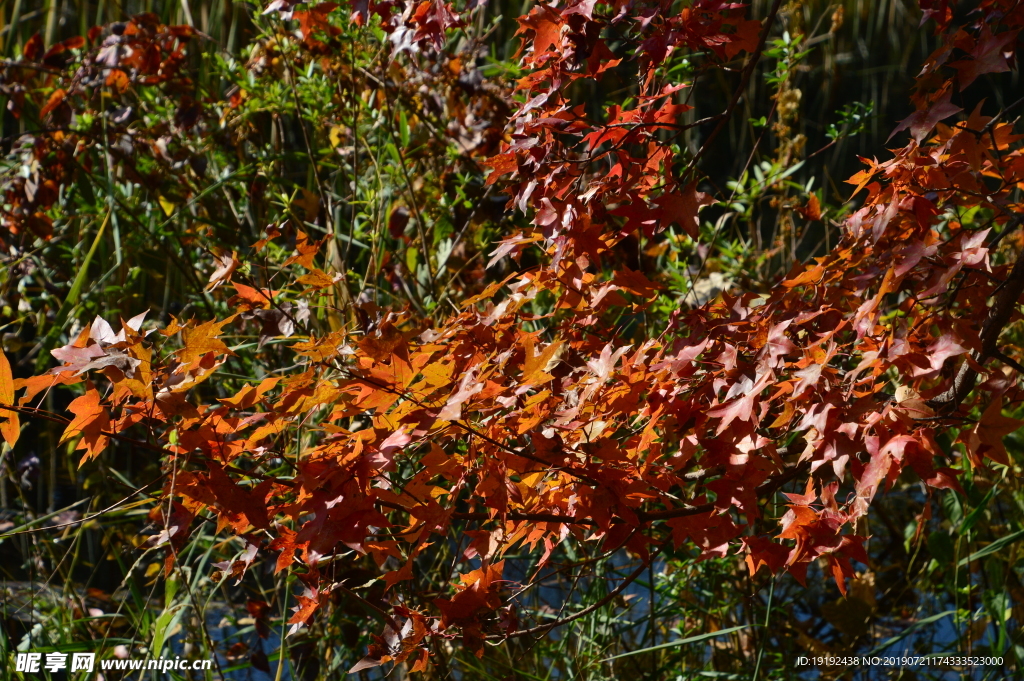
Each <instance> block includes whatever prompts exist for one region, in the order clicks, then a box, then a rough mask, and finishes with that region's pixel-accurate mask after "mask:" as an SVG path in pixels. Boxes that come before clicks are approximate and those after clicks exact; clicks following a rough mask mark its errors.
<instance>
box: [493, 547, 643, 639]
mask: <svg viewBox="0 0 1024 681" xmlns="http://www.w3.org/2000/svg"><path fill="white" fill-rule="evenodd" d="M659 553H661V548H660V547H659V548H658V549H656V550H655V551H654V552H653V553H652V554H651V555H650V556H648V558H647V560H645V561H643V562H642V563H641V564H640V567H638V568H637V569H636V570H634V571H633V572H631V573H630V574H629V575H628V576H627V577H626V578H625V579H623V580H622V581H621V582H620V583H619V585H618V586H617V587H615V588H614V589H612V590H611V591H609V592H608V594H607V595H606V596H605V597H604V598H602V599H601V600H599V601H597V602H595V603H593V604H592V605H589V606H587V607H586V608H583V609H582V610H580V611H579V612H576V613H573V614H572V615H569V616H568V617H562V618H561V619H557V620H555V621H553V622H548V623H547V624H539V625H537V626H536V627H531V628H529V629H518V630H516V631H513V632H511V633H508V634H491V635H489V636H485V637H484V638H485V639H486V640H488V641H506V640H508V639H510V638H519V637H521V636H532V635H534V634H543V633H544V632H546V631H550V630H551V629H554V628H555V627H560V626H562V625H563V624H567V623H569V622H572V621H574V620H578V619H579V618H581V617H586V616H587V615H589V614H590V613H592V612H594V611H595V610H597V609H599V608H602V607H604V606H605V605H607V604H608V603H609V602H611V601H612V600H613V599H614V598H615V597H616V596H618V595H619V594H620V593H622V592H623V591H625V589H626V587H628V586H629V585H630V584H632V583H633V582H635V581H636V579H637V578H638V577H639V576H640V575H642V574H643V573H644V572H645V571H646V570H647V567H648V566H649V565H650V564H651V563H652V562H653V561H654V559H655V558H656V557H657V556H658V554H659Z"/></svg>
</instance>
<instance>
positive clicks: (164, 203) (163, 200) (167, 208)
mask: <svg viewBox="0 0 1024 681" xmlns="http://www.w3.org/2000/svg"><path fill="white" fill-rule="evenodd" d="M157 201H159V202H160V208H161V209H163V211H164V215H166V216H167V217H171V215H173V214H174V211H175V210H176V209H177V208H178V204H176V203H174V202H173V201H171V200H170V199H168V198H167V197H166V196H164V195H163V194H161V195H160V196H158V197H157Z"/></svg>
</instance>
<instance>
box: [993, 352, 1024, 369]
mask: <svg viewBox="0 0 1024 681" xmlns="http://www.w3.org/2000/svg"><path fill="white" fill-rule="evenodd" d="M992 356H993V357H995V358H996V359H998V360H999V361H1000V362H1002V363H1003V364H1005V365H1007V366H1010V367H1013V368H1014V369H1015V370H1016V371H1017V373H1019V374H1024V365H1022V364H1021V363H1020V362H1018V361H1017V360H1015V359H1014V358H1013V357H1008V356H1007V355H1006V354H1005V353H1004V352H1002V351H1000V350H996V351H995V352H994V353H992Z"/></svg>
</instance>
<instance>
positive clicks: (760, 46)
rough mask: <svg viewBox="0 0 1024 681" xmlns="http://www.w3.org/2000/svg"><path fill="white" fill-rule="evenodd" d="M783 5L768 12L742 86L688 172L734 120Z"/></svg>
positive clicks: (779, 2)
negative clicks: (737, 106) (730, 120)
mask: <svg viewBox="0 0 1024 681" xmlns="http://www.w3.org/2000/svg"><path fill="white" fill-rule="evenodd" d="M781 5H782V0H775V1H774V2H773V3H772V7H771V9H770V10H768V16H767V17H765V20H764V28H762V29H761V36H760V37H759V38H758V41H757V48H756V49H755V50H754V51H753V52H752V53H751V55H750V61H748V62H747V65H746V66H744V67H743V72H742V74H741V75H740V84H739V86H738V87H737V88H736V90H735V92H733V93H732V99H731V100H729V104H728V106H726V107H725V111H723V112H722V113H721V114H719V116H721V119H720V120H719V121H718V125H716V126H715V129H714V130H712V131H711V134H710V135H708V137H707V139H705V140H704V142H703V144H701V145H700V149H698V150H697V153H696V154H694V155H693V158H692V159H690V162H689V163H688V164H686V170H687V171H689V170H690V169H691V168H695V167H696V166H697V161H699V160H700V159H701V157H702V156H704V153H705V152H706V151H707V150H708V149H709V148H711V144H712V143H713V142H714V141H715V139H716V138H717V137H718V135H719V134H720V133H721V132H722V130H724V129H725V126H726V125H727V124H728V123H729V119H731V118H732V114H733V111H734V110H735V109H736V104H738V103H739V101H740V97H741V96H742V95H743V91H744V90H746V89H747V84H748V83H749V82H750V77H751V76H752V75H753V74H754V68H755V67H756V66H757V63H758V62H759V61H760V60H761V55H762V54H763V53H764V46H765V43H766V42H768V34H769V33H770V32H771V30H772V25H773V24H774V23H775V17H776V15H777V14H778V13H779V7H780V6H781Z"/></svg>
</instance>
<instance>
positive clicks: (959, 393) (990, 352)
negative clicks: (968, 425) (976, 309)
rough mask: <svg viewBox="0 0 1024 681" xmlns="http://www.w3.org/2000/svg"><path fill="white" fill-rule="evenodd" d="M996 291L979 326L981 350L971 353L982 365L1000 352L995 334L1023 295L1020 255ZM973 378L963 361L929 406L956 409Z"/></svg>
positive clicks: (1023, 268) (1023, 258) (1023, 257)
mask: <svg viewBox="0 0 1024 681" xmlns="http://www.w3.org/2000/svg"><path fill="white" fill-rule="evenodd" d="M997 290H998V293H997V294H996V300H995V302H994V303H993V304H992V307H991V308H990V310H989V315H988V319H986V320H985V323H984V325H983V326H982V327H981V335H980V340H981V351H980V352H977V353H975V357H974V359H975V361H977V363H978V364H980V365H983V364H984V363H985V360H987V359H989V358H990V357H998V355H999V354H1002V353H1000V352H999V348H998V347H997V344H998V341H999V335H1000V334H1001V333H1002V331H1003V328H1004V327H1005V326H1006V325H1007V324H1008V323H1009V322H1010V318H1011V317H1012V316H1013V312H1014V310H1015V309H1016V307H1017V301H1019V300H1020V297H1021V295H1022V294H1024V254H1019V255H1018V256H1017V262H1016V263H1014V265H1013V269H1011V270H1010V274H1009V275H1008V276H1007V277H1006V280H1005V281H1003V283H1002V284H1001V285H1000V288H999V289H997ZM1004 361H1005V360H1004ZM1010 366H1013V365H1012V364H1011V365H1010ZM1014 368H1016V367H1014ZM977 379H978V372H977V371H975V370H974V369H972V368H971V365H970V362H967V361H965V362H964V363H963V364H961V365H960V370H959V371H958V372H957V374H956V377H955V378H954V379H953V385H951V386H950V387H949V388H948V389H947V390H946V391H945V392H943V393H942V394H941V395H938V396H936V397H934V398H932V399H931V400H929V401H928V404H929V406H931V407H935V408H939V409H943V410H947V411H952V410H954V409H956V408H957V406H959V404H960V403H961V402H962V401H963V399H964V398H965V397H967V395H968V394H969V393H970V392H971V390H973V389H974V383H975V381H977Z"/></svg>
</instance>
